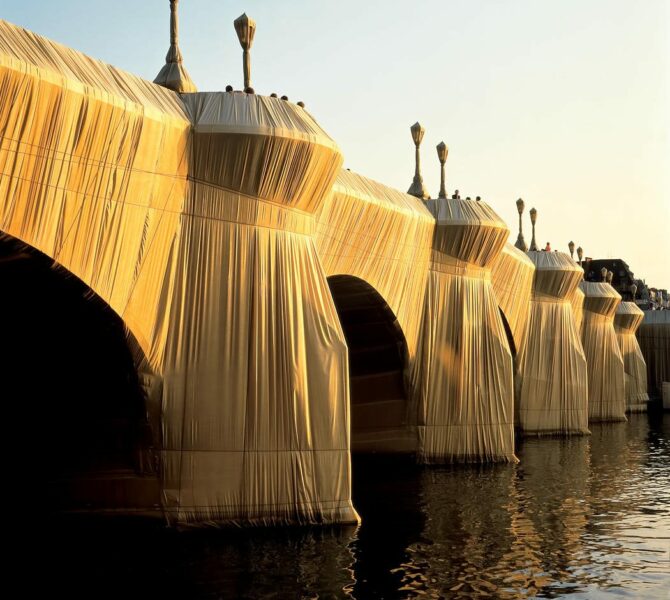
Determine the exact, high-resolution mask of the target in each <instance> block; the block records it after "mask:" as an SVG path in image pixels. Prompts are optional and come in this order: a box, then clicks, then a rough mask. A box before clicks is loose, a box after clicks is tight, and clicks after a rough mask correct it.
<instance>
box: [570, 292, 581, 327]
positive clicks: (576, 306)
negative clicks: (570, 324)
mask: <svg viewBox="0 0 670 600" xmlns="http://www.w3.org/2000/svg"><path fill="white" fill-rule="evenodd" d="M570 304H571V305H572V314H573V315H574V317H575V325H576V326H577V331H578V332H579V337H580V339H581V336H582V323H583V322H584V292H582V289H581V288H580V287H576V288H575V291H574V292H573V293H572V296H571V297H570Z"/></svg>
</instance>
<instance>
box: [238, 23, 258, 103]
mask: <svg viewBox="0 0 670 600" xmlns="http://www.w3.org/2000/svg"><path fill="white" fill-rule="evenodd" d="M233 25H234V26H235V31H236V32H237V39H238V40H240V46H242V68H243V70H244V91H245V92H247V91H253V89H252V87H251V54H250V53H249V51H250V50H251V45H252V44H253V43H254V35H255V34H256V21H254V20H253V19H250V18H249V17H247V13H242V15H240V16H239V17H237V19H235V20H234V21H233Z"/></svg>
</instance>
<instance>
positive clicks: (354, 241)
mask: <svg viewBox="0 0 670 600" xmlns="http://www.w3.org/2000/svg"><path fill="white" fill-rule="evenodd" d="M434 228H435V220H434V218H433V216H432V215H431V214H430V213H429V212H428V210H427V209H426V207H425V206H424V205H423V203H422V202H421V201H420V200H419V199H417V198H415V197H414V196H409V195H408V194H404V193H402V192H399V191H397V190H394V189H392V188H389V187H387V186H385V185H383V184H381V183H377V182H376V181H373V180H371V179H368V178H367V177H363V176H362V175H358V174H356V173H352V172H351V171H347V170H341V171H340V173H339V175H338V177H337V180H336V181H335V185H334V186H333V189H332V192H331V194H330V195H329V196H328V198H327V199H326V201H325V202H324V203H323V205H322V207H321V209H320V211H319V212H318V213H317V220H316V232H315V236H314V241H315V244H316V248H317V252H318V254H319V258H320V259H321V264H322V265H323V268H324V270H325V272H326V275H328V276H330V275H340V274H344V275H353V276H354V277H358V278H360V279H363V280H364V281H366V282H367V283H369V284H370V285H371V286H372V287H374V288H375V289H376V290H377V291H378V292H379V293H380V294H381V295H382V297H383V298H384V299H385V300H386V302H387V303H388V305H389V306H390V307H391V309H392V310H393V312H394V314H395V316H396V317H397V319H398V322H399V323H400V326H401V327H402V330H403V333H404V334H405V339H406V340H407V350H408V353H409V360H410V364H411V363H412V362H413V360H414V355H415V354H416V345H417V337H418V333H419V326H420V322H421V311H422V308H423V295H424V294H423V292H424V288H425V285H426V279H427V277H428V265H429V263H430V252H431V242H432V237H433V230H434Z"/></svg>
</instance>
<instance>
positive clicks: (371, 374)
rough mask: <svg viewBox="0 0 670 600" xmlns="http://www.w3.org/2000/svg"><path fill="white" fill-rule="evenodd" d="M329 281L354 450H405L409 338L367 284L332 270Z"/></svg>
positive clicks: (386, 305)
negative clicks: (344, 355)
mask: <svg viewBox="0 0 670 600" xmlns="http://www.w3.org/2000/svg"><path fill="white" fill-rule="evenodd" d="M328 285H329V286H330V291H331V294H332V296H333V300H334V302H335V308H336V309H337V313H338V316H339V318H340V324H341V325H342V330H343V331H344V337H345V339H346V341H347V346H348V348H349V380H350V392H351V441H352V448H353V450H354V451H380V452H404V451H407V449H408V448H407V446H408V443H409V444H410V445H411V442H408V440H407V428H406V423H407V393H406V385H405V370H406V366H407V343H406V341H405V336H404V334H403V332H402V329H401V328H400V324H399V323H398V319H397V318H396V316H395V314H394V313H393V311H392V310H391V308H390V307H389V305H388V304H387V303H386V301H385V300H384V298H382V296H381V295H380V294H379V293H378V292H377V291H376V290H375V289H374V288H373V287H372V286H371V285H370V284H368V283H366V282H365V281H363V280H362V279H358V278H357V277H352V276H350V275H334V276H332V277H329V278H328Z"/></svg>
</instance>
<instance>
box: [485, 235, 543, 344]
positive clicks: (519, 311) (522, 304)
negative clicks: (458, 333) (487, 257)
mask: <svg viewBox="0 0 670 600" xmlns="http://www.w3.org/2000/svg"><path fill="white" fill-rule="evenodd" d="M491 273H492V282H493V290H494V292H495V295H496V299H497V301H498V306H499V307H500V310H502V312H503V314H504V315H505V318H506V319H507V322H508V324H509V327H510V330H511V332H512V337H513V338H514V345H515V348H516V351H517V352H518V351H519V348H521V346H522V345H523V343H524V340H525V336H526V329H527V327H528V317H529V315H530V298H531V294H532V290H533V274H534V273H535V265H534V264H533V261H531V260H530V259H529V258H528V257H527V256H526V253H525V252H522V251H521V250H519V249H518V248H515V247H514V246H512V244H510V243H509V242H508V243H507V244H505V247H504V248H503V251H502V252H501V253H500V255H499V256H498V258H497V259H496V260H495V261H494V263H493V266H492V267H491Z"/></svg>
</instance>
